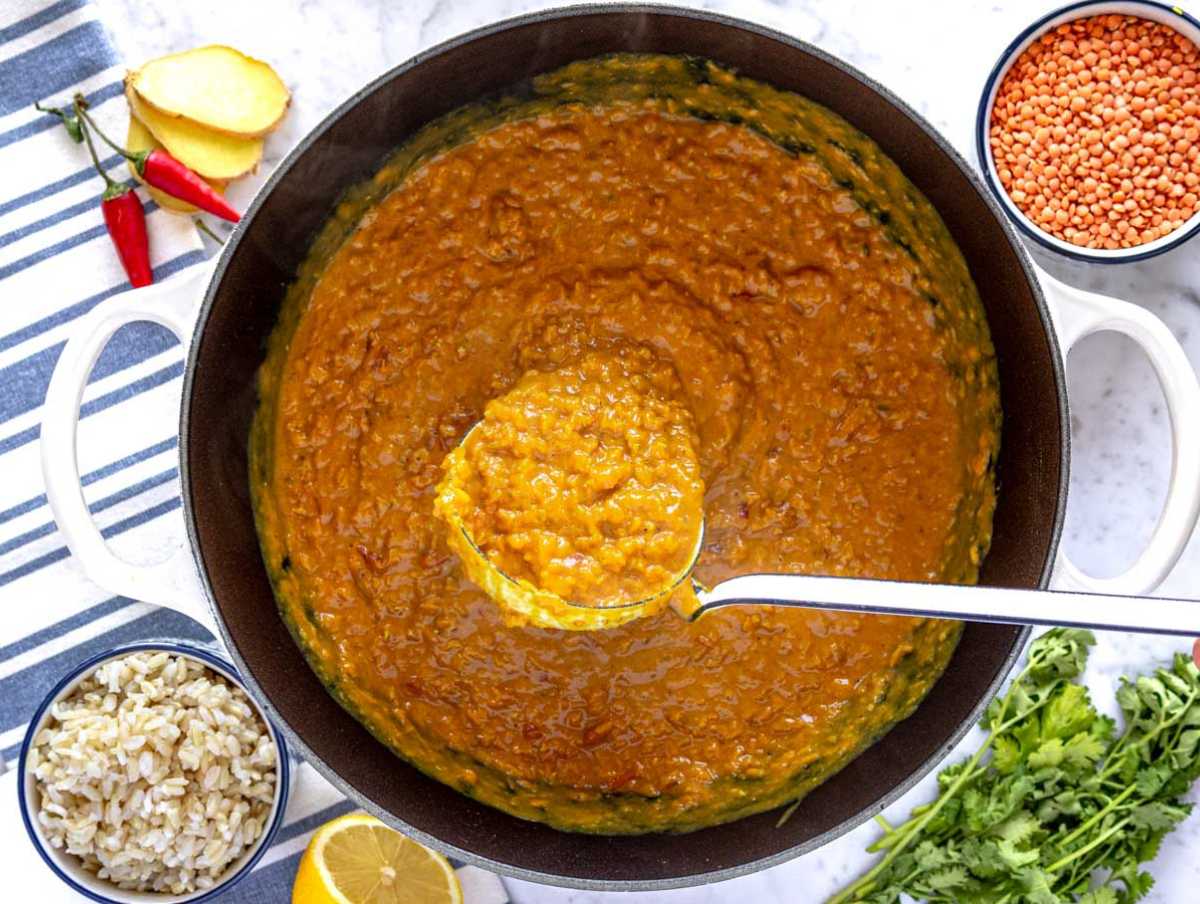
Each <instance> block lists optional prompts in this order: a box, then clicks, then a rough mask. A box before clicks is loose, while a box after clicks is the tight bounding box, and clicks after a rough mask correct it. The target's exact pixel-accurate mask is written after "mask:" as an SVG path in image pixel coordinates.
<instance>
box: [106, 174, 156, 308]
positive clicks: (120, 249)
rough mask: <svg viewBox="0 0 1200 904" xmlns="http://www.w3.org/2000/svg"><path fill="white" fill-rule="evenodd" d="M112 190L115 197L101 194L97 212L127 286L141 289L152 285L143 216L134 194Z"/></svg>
mask: <svg viewBox="0 0 1200 904" xmlns="http://www.w3.org/2000/svg"><path fill="white" fill-rule="evenodd" d="M114 185H115V183H114ZM116 187H117V188H118V189H120V191H118V192H117V193H115V194H110V193H109V192H108V191H105V192H104V197H103V199H102V200H101V201H100V210H101V212H102V213H103V214H104V223H105V225H106V226H108V234H109V235H110V236H112V240H113V244H114V245H116V246H117V256H118V257H119V258H121V266H122V267H124V268H125V273H126V275H127V276H128V277H129V282H130V283H131V284H132V285H133V287H134V288H141V287H142V286H148V285H150V283H152V282H154V274H153V273H152V272H151V270H150V244H149V240H148V239H147V238H146V212H145V211H144V210H143V209H142V200H141V198H139V197H138V196H137V192H135V191H134V190H133V189H131V188H126V187H125V186H122V185H117V186H116Z"/></svg>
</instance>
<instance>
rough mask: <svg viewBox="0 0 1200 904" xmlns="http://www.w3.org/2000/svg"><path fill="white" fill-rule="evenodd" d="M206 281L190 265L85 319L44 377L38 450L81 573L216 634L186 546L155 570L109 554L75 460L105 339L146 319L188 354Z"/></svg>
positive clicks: (206, 270) (201, 270)
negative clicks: (85, 399) (85, 402)
mask: <svg viewBox="0 0 1200 904" xmlns="http://www.w3.org/2000/svg"><path fill="white" fill-rule="evenodd" d="M211 275H212V267H211V266H207V265H205V266H200V267H194V268H192V269H191V270H189V271H188V272H187V273H185V274H182V275H180V276H177V277H174V278H172V279H168V280H166V281H165V282H162V283H155V284H154V285H151V286H147V287H145V288H142V289H134V290H132V291H129V292H124V293H122V294H121V295H118V296H117V297H115V298H113V299H111V300H109V301H106V302H104V303H102V304H100V305H97V306H96V307H95V308H93V309H92V310H91V311H89V312H88V313H87V314H86V315H84V317H83V318H82V320H81V321H80V323H79V326H78V328H77V329H76V330H75V331H74V334H73V335H72V336H71V338H70V339H69V340H67V343H66V345H65V346H64V347H63V350H62V354H61V355H60V356H59V358H58V362H57V363H56V364H55V366H54V373H53V374H52V375H51V377H50V384H49V386H48V388H47V390H46V401H45V403H44V406H43V409H42V411H43V416H42V430H41V443H40V445H41V458H42V477H43V479H44V480H45V483H46V499H47V500H48V502H49V504H50V510H51V511H52V512H53V513H54V520H55V522H57V524H58V528H59V530H60V531H62V535H63V538H64V539H65V540H66V542H67V547H68V548H69V549H70V550H71V553H72V555H74V556H75V558H76V559H78V560H79V564H80V566H81V567H82V569H83V572H84V574H85V575H87V577H88V578H89V579H90V580H92V581H93V582H95V583H96V584H99V585H100V586H101V587H103V588H104V589H105V590H108V591H110V592H111V593H114V594H117V595H120V596H127V597H130V598H131V599H135V600H140V601H143V602H148V603H154V604H156V605H159V606H165V607H167V608H169V609H174V610H175V611H177V612H181V613H183V614H184V615H186V616H188V617H189V618H191V619H194V620H195V621H197V622H199V623H200V624H201V625H203V626H204V627H205V628H207V629H208V630H209V631H211V632H212V633H213V635H214V636H220V635H219V634H218V632H217V630H216V625H215V623H214V621H213V617H212V614H211V613H210V612H209V611H208V607H207V606H206V605H205V604H204V599H205V596H204V593H203V592H202V591H201V589H200V585H199V580H198V578H197V576H196V571H195V566H194V565H193V564H192V561H191V555H190V553H189V550H188V546H187V544H186V543H180V544H179V545H178V546H177V547H176V548H175V549H174V550H172V551H171V553H170V554H169V555H168V556H167V558H166V559H165V560H163V561H161V562H157V563H155V564H153V565H134V564H132V563H130V562H126V561H125V560H124V559H121V558H120V557H118V556H117V555H116V554H114V553H113V551H112V550H111V549H109V547H108V544H107V543H106V542H105V539H104V536H103V535H102V534H101V533H100V530H99V529H98V528H97V527H96V523H95V521H93V520H92V514H91V512H90V511H89V510H88V506H87V502H86V501H85V500H84V498H83V486H82V484H81V482H80V478H79V461H78V458H77V456H76V434H77V431H78V427H79V402H80V399H81V398H82V396H83V391H84V387H85V386H86V385H87V381H88V376H89V375H90V374H91V372H92V365H93V364H95V363H96V359H97V358H98V357H99V356H100V353H101V352H102V351H103V350H104V347H105V346H106V345H107V344H108V341H109V339H111V338H112V336H113V334H114V333H115V332H116V331H117V330H119V329H120V328H121V327H122V326H124V325H125V324H127V323H134V322H136V321H141V320H147V321H150V322H152V323H157V324H160V325H162V326H165V327H166V328H167V329H169V330H171V332H173V333H174V334H175V335H176V336H178V337H179V341H180V342H182V343H183V345H184V348H187V346H188V344H189V343H190V341H191V336H192V328H193V325H194V323H195V319H196V310H197V308H198V306H199V303H200V299H201V298H202V297H203V294H204V287H205V286H206V285H208V280H209V277H210V276H211Z"/></svg>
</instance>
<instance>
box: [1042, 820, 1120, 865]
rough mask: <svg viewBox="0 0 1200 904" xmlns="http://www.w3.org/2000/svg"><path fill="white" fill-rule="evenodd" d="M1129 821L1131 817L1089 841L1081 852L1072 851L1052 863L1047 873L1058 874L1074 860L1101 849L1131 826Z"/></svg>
mask: <svg viewBox="0 0 1200 904" xmlns="http://www.w3.org/2000/svg"><path fill="white" fill-rule="evenodd" d="M1129 821H1130V818H1129V817H1126V818H1125V819H1122V820H1121V821H1120V822H1118V823H1116V824H1115V825H1114V826H1113V827H1112V828H1110V829H1108V830H1107V831H1106V832H1103V833H1102V834H1100V835H1098V836H1097V837H1096V838H1095V839H1094V840H1092V841H1089V842H1088V843H1087V844H1085V845H1084V846H1083V847H1081V848H1080V849H1079V850H1077V851H1072V852H1071V853H1069V854H1067V855H1066V856H1065V857H1060V858H1059V859H1058V860H1056V861H1055V862H1054V863H1051V864H1050V865H1049V866H1048V867H1046V872H1048V873H1057V872H1058V871H1059V870H1060V869H1062V868H1063V867H1064V866H1066V865H1067V864H1068V863H1070V862H1071V861H1072V860H1076V859H1078V858H1079V857H1082V856H1083V855H1084V854H1086V853H1087V852H1088V851H1090V850H1092V849H1093V848H1095V847H1099V846H1100V845H1102V844H1104V842H1106V841H1108V839H1109V838H1111V837H1112V836H1113V835H1115V834H1116V833H1117V832H1119V831H1121V829H1123V828H1125V826H1127V825H1128V824H1129Z"/></svg>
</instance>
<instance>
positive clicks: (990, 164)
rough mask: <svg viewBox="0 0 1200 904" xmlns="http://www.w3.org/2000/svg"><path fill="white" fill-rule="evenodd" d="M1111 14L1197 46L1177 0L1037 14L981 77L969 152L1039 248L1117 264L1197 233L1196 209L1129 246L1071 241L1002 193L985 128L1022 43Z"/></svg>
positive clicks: (1198, 30) (1195, 31) (1199, 36)
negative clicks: (1158, 26) (1157, 26)
mask: <svg viewBox="0 0 1200 904" xmlns="http://www.w3.org/2000/svg"><path fill="white" fill-rule="evenodd" d="M1113 14H1116V15H1125V16H1137V17H1139V18H1142V19H1149V20H1151V21H1154V22H1161V23H1162V24H1164V25H1167V26H1169V27H1171V28H1173V29H1175V30H1176V31H1178V32H1179V33H1181V34H1183V35H1184V36H1186V37H1187V38H1189V39H1191V41H1192V42H1193V43H1195V44H1196V45H1197V46H1200V21H1197V20H1196V19H1195V18H1193V17H1192V16H1190V15H1188V14H1187V13H1185V12H1184V11H1183V10H1182V9H1180V8H1179V7H1177V6H1168V5H1167V4H1165V3H1158V2H1155V0H1120V2H1104V0H1100V2H1095V0H1083V2H1079V3H1071V4H1069V5H1067V6H1064V7H1062V8H1060V9H1057V10H1055V11H1053V12H1050V13H1047V14H1046V15H1044V16H1042V17H1041V18H1040V19H1038V20H1037V21H1036V22H1034V23H1033V24H1032V25H1030V26H1029V27H1028V28H1026V29H1025V30H1024V31H1022V32H1021V33H1020V34H1019V35H1017V37H1016V38H1015V39H1014V40H1013V42H1012V43H1011V44H1009V45H1008V47H1007V48H1006V49H1005V51H1004V53H1002V54H1001V55H1000V59H999V61H997V63H996V65H995V66H994V67H993V68H992V71H991V74H990V75H988V78H987V81H986V82H985V83H984V86H983V94H982V96H981V97H980V99H979V109H978V111H977V113H976V115H975V152H976V154H977V155H978V157H979V165H980V168H981V169H982V170H983V178H984V181H985V182H987V185H988V188H989V189H991V191H992V194H993V195H995V196H996V199H997V200H998V201H999V202H1000V205H1001V207H1003V208H1004V211H1005V213H1007V214H1008V217H1009V219H1011V220H1012V221H1013V223H1014V224H1015V225H1016V226H1017V228H1018V229H1020V230H1021V232H1022V233H1023V234H1024V235H1025V236H1027V237H1028V238H1030V239H1032V240H1033V241H1034V242H1036V243H1037V244H1039V245H1041V246H1042V247H1043V248H1047V249H1049V250H1050V251H1054V252H1056V253H1058V254H1061V255H1063V256H1064V257H1068V258H1070V259H1072V260H1077V261H1087V262H1089V263H1097V264H1120V263H1128V262H1131V261H1140V260H1145V259H1146V258H1148V257H1154V256H1155V255H1158V254H1162V253H1163V252H1164V251H1169V250H1171V249H1172V248H1175V247H1177V246H1179V245H1181V244H1183V243H1184V242H1186V241H1187V240H1188V239H1190V238H1192V237H1193V236H1195V235H1196V234H1197V233H1200V212H1198V213H1196V214H1195V215H1194V216H1192V217H1191V218H1190V219H1188V220H1185V221H1184V222H1183V223H1182V224H1180V226H1179V227H1178V228H1176V229H1175V230H1174V231H1173V232H1170V233H1168V234H1167V235H1164V236H1161V237H1160V238H1157V239H1155V240H1154V241H1152V242H1147V243H1146V244H1144V245H1136V246H1134V247H1133V248H1116V249H1112V250H1109V249H1104V248H1084V247H1082V246H1080V245H1072V244H1071V243H1070V242H1066V241H1063V240H1062V239H1060V238H1057V237H1055V236H1053V235H1051V234H1050V233H1048V232H1046V231H1044V230H1043V229H1041V228H1040V227H1039V226H1038V225H1037V224H1036V223H1034V222H1033V220H1031V219H1029V217H1027V216H1025V214H1024V213H1023V212H1022V211H1021V209H1020V208H1019V207H1017V205H1016V203H1015V202H1014V201H1013V200H1012V198H1010V197H1009V196H1008V192H1006V191H1005V190H1004V187H1003V186H1002V185H1001V183H1000V176H999V174H998V173H997V171H996V162H995V161H994V160H993V159H992V148H991V142H990V141H989V140H988V132H989V130H990V128H991V120H992V106H993V104H994V103H995V100H996V92H997V90H998V89H999V87H1000V83H1001V82H1003V81H1004V76H1005V75H1006V74H1007V73H1008V70H1009V68H1011V67H1012V64H1013V63H1014V62H1015V61H1016V59H1017V57H1019V56H1020V55H1021V54H1022V53H1023V52H1024V51H1025V48H1027V47H1028V46H1029V45H1030V44H1032V43H1033V42H1034V41H1036V40H1037V39H1038V38H1040V37H1041V36H1042V35H1044V34H1045V33H1046V32H1048V31H1050V30H1051V29H1052V28H1056V27H1057V26H1059V25H1062V24H1063V23H1065V22H1074V21H1075V20H1076V19H1083V18H1087V17H1089V16H1104V15H1113Z"/></svg>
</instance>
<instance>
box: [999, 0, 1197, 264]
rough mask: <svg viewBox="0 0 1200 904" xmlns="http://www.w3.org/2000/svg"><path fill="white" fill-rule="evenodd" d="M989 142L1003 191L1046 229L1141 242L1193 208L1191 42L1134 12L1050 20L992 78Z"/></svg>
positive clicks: (1088, 239)
mask: <svg viewBox="0 0 1200 904" xmlns="http://www.w3.org/2000/svg"><path fill="white" fill-rule="evenodd" d="M989 140H990V142H991V149H992V157H993V158H994V160H995V162H996V170H997V172H998V174H999V176H1000V182H1001V184H1002V185H1003V186H1004V189H1005V191H1007V192H1008V194H1009V197H1011V198H1012V199H1013V201H1014V202H1015V203H1016V205H1017V206H1018V207H1019V208H1020V209H1021V210H1022V211H1023V212H1024V213H1025V215H1026V216H1028V217H1029V218H1030V219H1031V220H1032V221H1033V222H1034V223H1036V224H1037V225H1038V226H1040V227H1041V228H1042V229H1043V230H1045V231H1046V232H1049V233H1051V234H1052V235H1054V236H1055V237H1057V238H1060V239H1063V240H1065V241H1067V242H1071V243H1072V244H1075V245H1082V246H1085V247H1088V248H1110V249H1113V248H1132V247H1134V246H1136V245H1141V244H1145V243H1146V242H1150V241H1153V240H1154V239H1157V238H1159V237H1161V236H1164V235H1166V234H1167V233H1169V232H1171V231H1172V230H1174V229H1175V228H1177V227H1178V226H1179V225H1180V224H1182V223H1183V222H1184V221H1186V220H1187V219H1188V218H1189V217H1191V216H1193V215H1194V214H1195V213H1196V212H1197V210H1198V209H1200V51H1197V48H1196V45H1195V44H1193V43H1192V42H1191V41H1190V40H1188V39H1187V38H1186V37H1184V36H1183V35H1182V34H1180V33H1179V32H1177V31H1175V30H1174V29H1172V28H1169V27H1168V26H1166V25H1162V24H1159V23H1157V22H1151V21H1149V20H1147V19H1139V18H1137V17H1134V16H1118V15H1105V16H1091V17H1088V18H1084V19H1076V20H1075V21H1073V22H1067V23H1064V24H1062V25H1059V26H1058V27H1056V28H1054V29H1052V30H1050V31H1049V32H1047V33H1046V34H1044V35H1042V36H1041V37H1040V38H1039V39H1038V40H1037V41H1035V42H1034V43H1033V44H1031V45H1030V46H1029V47H1028V48H1027V49H1026V50H1025V52H1024V53H1022V54H1021V55H1020V56H1019V57H1018V58H1017V60H1016V62H1015V63H1014V64H1013V65H1012V67H1011V68H1010V69H1009V71H1008V73H1007V74H1006V75H1005V77H1004V80H1003V81H1002V82H1001V83H1000V88H999V90H998V91H997V92H996V101H995V106H994V107H993V108H992V120H991V128H990V132H989Z"/></svg>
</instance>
